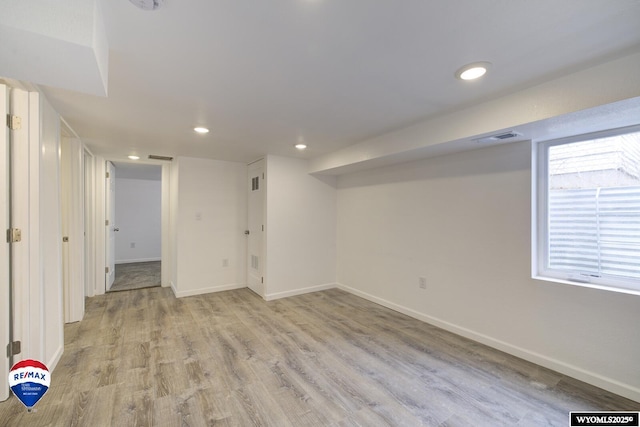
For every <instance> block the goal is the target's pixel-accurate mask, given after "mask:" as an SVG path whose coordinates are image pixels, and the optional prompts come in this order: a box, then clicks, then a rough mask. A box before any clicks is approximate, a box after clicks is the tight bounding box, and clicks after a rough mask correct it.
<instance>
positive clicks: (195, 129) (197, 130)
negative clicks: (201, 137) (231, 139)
mask: <svg viewBox="0 0 640 427" xmlns="http://www.w3.org/2000/svg"><path fill="white" fill-rule="evenodd" d="M193 130H194V131H196V132H198V133H202V134H204V133H209V129H207V128H203V127H196V128H193Z"/></svg>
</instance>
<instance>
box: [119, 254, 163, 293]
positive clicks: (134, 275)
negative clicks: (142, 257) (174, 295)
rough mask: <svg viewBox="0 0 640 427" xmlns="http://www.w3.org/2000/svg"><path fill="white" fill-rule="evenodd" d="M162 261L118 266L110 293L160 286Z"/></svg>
mask: <svg viewBox="0 0 640 427" xmlns="http://www.w3.org/2000/svg"><path fill="white" fill-rule="evenodd" d="M160 268H161V263H160V261H149V262H135V263H127V264H116V278H115V280H114V282H113V285H111V289H109V292H115V291H131V290H134V289H142V288H151V287H154V286H160Z"/></svg>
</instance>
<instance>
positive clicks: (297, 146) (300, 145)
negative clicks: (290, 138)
mask: <svg viewBox="0 0 640 427" xmlns="http://www.w3.org/2000/svg"><path fill="white" fill-rule="evenodd" d="M294 147H296V148H297V149H298V150H306V149H307V144H303V143H301V142H300V143H298V144H296V145H294Z"/></svg>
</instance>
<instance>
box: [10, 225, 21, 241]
mask: <svg viewBox="0 0 640 427" xmlns="http://www.w3.org/2000/svg"><path fill="white" fill-rule="evenodd" d="M21 240H22V230H20V229H19V228H10V229H8V230H7V243H16V242H20V241H21Z"/></svg>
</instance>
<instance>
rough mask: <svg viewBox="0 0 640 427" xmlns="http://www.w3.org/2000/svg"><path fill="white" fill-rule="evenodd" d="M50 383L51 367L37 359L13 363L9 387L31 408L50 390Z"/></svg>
mask: <svg viewBox="0 0 640 427" xmlns="http://www.w3.org/2000/svg"><path fill="white" fill-rule="evenodd" d="M49 384H51V377H50V375H49V369H47V367H46V366H45V365H44V363H42V362H38V361H37V360H31V359H26V360H22V361H20V362H18V363H16V364H15V365H13V367H12V368H11V371H10V372H9V387H11V390H13V394H15V395H16V397H17V398H18V399H20V401H21V402H22V404H23V405H24V406H26V407H27V409H29V410H30V409H31V408H32V407H33V405H35V404H36V403H38V401H39V400H40V399H41V398H42V396H44V394H45V393H46V392H47V390H49Z"/></svg>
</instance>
